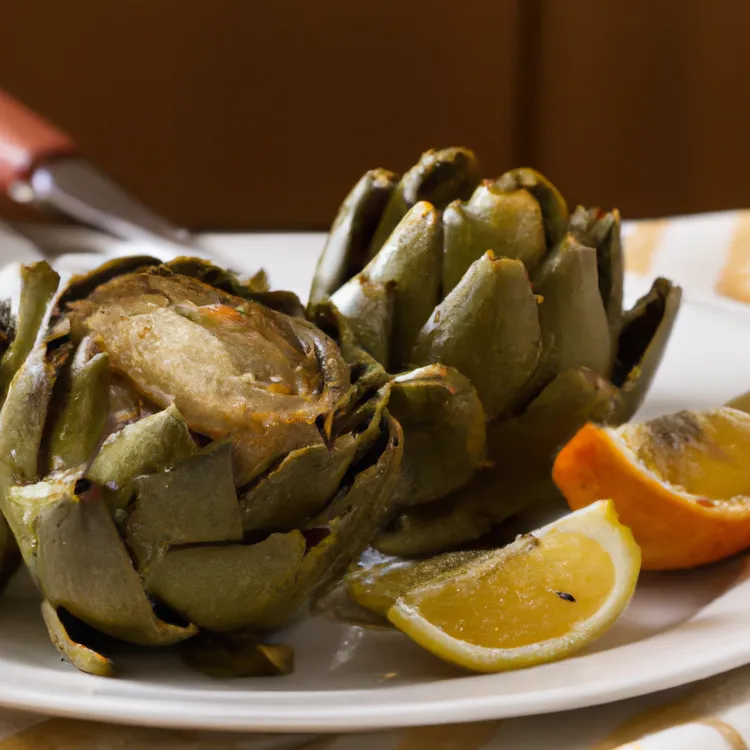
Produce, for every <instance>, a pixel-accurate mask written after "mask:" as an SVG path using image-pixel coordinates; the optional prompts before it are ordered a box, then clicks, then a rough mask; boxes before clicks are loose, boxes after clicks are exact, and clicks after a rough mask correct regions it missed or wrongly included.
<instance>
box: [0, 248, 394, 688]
mask: <svg viewBox="0 0 750 750" xmlns="http://www.w3.org/2000/svg"><path fill="white" fill-rule="evenodd" d="M57 287H58V277H57V274H55V273H54V272H53V271H52V270H51V269H50V267H49V266H48V265H47V264H46V263H39V264H36V265H32V266H28V267H25V268H24V269H23V288H22V295H21V302H20V311H19V317H18V323H17V327H16V329H15V330H13V329H12V327H11V326H10V325H7V324H6V325H5V326H4V337H5V345H6V346H7V349H6V351H5V353H4V356H3V359H2V363H1V364H0V388H1V389H2V394H3V399H4V400H3V404H2V410H1V411H0V509H1V510H2V514H3V516H4V518H5V519H6V521H7V524H8V526H9V527H10V530H11V531H12V534H13V537H15V541H16V542H17V544H18V548H20V552H21V554H22V556H23V559H24V561H25V564H26V566H27V567H28V569H29V571H30V572H31V575H32V577H33V579H34V580H35V582H36V583H37V585H38V587H39V589H40V591H41V593H42V596H43V599H44V604H43V614H44V617H45V620H46V622H47V625H48V628H49V630H50V634H51V637H52V639H53V641H54V642H55V643H56V645H57V646H58V647H59V648H60V650H61V651H62V652H63V653H64V654H65V655H66V656H67V657H68V658H69V659H70V660H71V661H73V663H75V664H76V665H77V666H78V667H79V668H81V669H83V670H85V671H89V672H94V673H97V674H108V673H109V672H110V671H111V663H110V662H109V660H108V659H106V658H104V657H102V656H100V655H99V654H98V653H96V652H95V651H94V650H92V649H91V648H88V647H87V646H86V645H84V644H83V643H81V642H78V641H77V640H76V638H75V637H74V634H77V633H80V632H81V631H82V630H83V631H86V629H88V631H89V632H90V631H91V629H93V630H94V631H98V633H100V634H105V635H106V636H109V637H112V638H115V639H120V640H123V641H127V642H130V643H134V644H140V645H148V646H156V645H166V644H173V643H176V642H179V641H183V640H185V639H189V638H191V637H192V636H194V635H196V634H197V633H198V631H199V630H201V631H204V632H208V633H218V634H225V633H233V634H243V635H246V634H248V633H250V634H257V633H262V632H265V631H268V630H270V629H275V628H277V627H279V626H281V625H284V624H285V623H287V622H289V621H290V619H291V618H293V617H294V616H295V615H296V614H297V613H298V612H299V611H300V610H303V609H304V607H305V605H306V604H307V602H308V600H309V598H310V597H311V596H312V595H313V594H314V593H315V592H316V591H317V590H318V589H320V588H321V587H322V586H324V585H325V584H326V583H327V582H328V581H330V580H331V579H332V578H334V577H335V576H336V575H337V574H338V573H339V572H340V571H341V570H343V569H344V568H345V567H346V566H347V565H348V564H349V563H350V562H351V560H352V559H354V558H355V557H356V556H358V555H359V553H360V552H361V550H362V549H363V548H364V547H365V546H366V545H367V544H368V543H369V542H370V541H371V540H372V538H373V536H374V534H375V533H376V531H377V530H378V528H379V527H380V526H381V524H382V523H383V520H384V518H385V516H386V514H387V513H388V511H389V501H390V498H391V496H392V490H393V487H394V484H395V481H396V479H397V475H398V471H399V467H400V461H401V451H402V448H401V439H400V435H401V429H400V427H399V425H398V423H397V422H396V421H395V420H394V419H393V418H392V417H391V416H390V415H389V413H388V411H387V410H386V405H387V401H388V394H389V390H390V385H389V384H388V383H387V378H386V377H385V374H384V372H383V370H382V368H380V367H379V366H378V365H377V364H376V363H375V362H374V361H373V360H372V359H371V358H370V357H369V356H368V355H367V354H365V353H364V352H363V351H362V350H361V349H360V348H359V347H358V346H357V345H356V343H355V342H353V341H348V340H347V333H346V331H343V332H342V331H339V330H338V328H337V321H336V319H335V318H333V317H332V318H330V319H329V320H328V321H327V325H328V326H329V327H330V330H331V332H332V333H335V334H336V335H337V336H338V338H339V339H340V340H341V347H340V346H339V345H337V344H336V343H334V341H333V339H332V338H330V337H329V336H328V335H326V334H325V333H323V332H322V331H321V330H320V329H318V328H317V327H315V326H314V325H313V324H311V323H309V322H308V321H307V320H305V318H304V314H303V312H304V311H303V310H302V308H301V306H300V305H299V302H298V301H297V300H296V298H295V297H294V296H293V295H290V294H287V293H281V292H267V291H264V290H263V289H259V288H258V284H257V283H256V282H249V283H243V282H241V281H240V280H239V278H237V277H236V276H235V275H233V274H231V273H228V272H225V271H223V270H221V269H219V268H217V267H214V266H212V265H210V264H207V263H204V262H202V261H197V260H191V259H181V260H177V261H174V262H172V263H167V264H161V263H160V262H159V261H158V260H155V259H153V258H146V257H141V258H136V259H132V258H130V259H126V260H122V261H116V262H114V263H111V264H109V265H106V266H103V267H101V268H100V269H98V270H96V271H95V272H93V273H92V274H90V275H88V276H85V277H82V278H76V279H74V280H73V281H72V282H71V284H69V285H68V286H67V288H66V289H65V290H64V291H63V292H62V293H61V294H59V295H56V289H57ZM6 319H7V316H6ZM6 322H7V321H6ZM7 532H8V528H7V527H6V526H5V525H4V524H2V525H0V550H5V551H6V553H7V555H8V557H9V558H10V557H12V555H13V549H12V546H13V545H11V544H9V543H8V539H7V537H8V533H7ZM5 567H6V570H7V569H8V566H7V565H6V566H5Z"/></svg>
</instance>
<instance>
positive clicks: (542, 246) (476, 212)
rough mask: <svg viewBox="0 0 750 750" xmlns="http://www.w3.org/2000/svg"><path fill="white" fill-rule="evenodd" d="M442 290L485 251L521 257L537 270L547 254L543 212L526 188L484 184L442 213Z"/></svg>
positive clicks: (460, 276)
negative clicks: (463, 200) (509, 188)
mask: <svg viewBox="0 0 750 750" xmlns="http://www.w3.org/2000/svg"><path fill="white" fill-rule="evenodd" d="M443 225H444V241H443V245H444V255H443V294H447V293H448V292H449V291H450V290H451V289H453V288H454V287H455V286H456V284H458V283H459V282H460V281H461V278H462V277H463V275H464V274H465V273H466V271H467V269H468V268H469V266H470V265H471V264H472V263H474V262H475V261H476V260H478V259H479V258H480V257H481V256H482V255H483V254H484V253H485V252H487V250H492V251H493V252H494V253H495V255H496V256H498V257H501V258H517V259H518V260H521V261H523V263H524V265H525V266H526V267H527V268H528V269H534V268H536V266H537V265H538V264H539V262H540V261H541V260H542V258H543V257H544V255H545V253H546V252H547V244H546V240H545V236H544V224H543V220H542V211H541V208H540V207H539V203H537V201H536V199H535V198H534V197H533V196H532V195H531V193H529V192H527V191H526V190H514V191H511V192H507V191H504V190H501V189H500V188H498V187H497V185H495V184H494V183H492V182H491V181H489V180H487V181H485V182H483V183H482V184H481V185H480V186H479V187H478V188H477V189H476V190H475V191H474V195H472V197H471V200H470V201H469V202H468V203H461V202H460V201H456V202H454V203H451V204H450V205H449V206H448V208H446V209H445V212H444V213H443Z"/></svg>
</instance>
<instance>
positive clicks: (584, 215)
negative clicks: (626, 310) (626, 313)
mask: <svg viewBox="0 0 750 750" xmlns="http://www.w3.org/2000/svg"><path fill="white" fill-rule="evenodd" d="M570 233H571V234H572V235H573V236H574V237H575V238H576V239H577V240H578V241H579V242H581V243H582V244H583V245H587V246H588V247H593V248H596V264H597V272H598V276H599V292H600V294H601V296H602V302H604V309H605V310H606V311H607V319H608V320H609V330H610V337H611V340H612V345H613V346H617V337H618V336H619V334H620V325H621V321H622V297H623V279H624V261H623V253H622V237H621V227H620V212H619V211H618V210H617V209H614V210H612V211H609V212H604V211H602V210H601V209H598V208H592V209H585V208H583V206H578V207H577V208H576V210H575V211H574V212H573V215H572V216H571V217H570ZM613 356H614V354H613Z"/></svg>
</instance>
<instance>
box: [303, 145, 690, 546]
mask: <svg viewBox="0 0 750 750" xmlns="http://www.w3.org/2000/svg"><path fill="white" fill-rule="evenodd" d="M469 155H470V156H469ZM376 174H378V173H377V172H368V173H367V174H366V175H365V177H363V178H362V180H361V181H360V182H359V183H358V185H357V187H355V188H354V190H353V191H352V193H351V194H350V196H349V197H348V198H347V200H346V201H345V202H344V204H343V205H342V207H341V209H340V211H339V214H338V216H337V218H336V220H335V222H334V225H333V227H332V230H331V236H330V239H329V243H328V245H327V246H326V248H325V250H324V252H323V256H322V257H321V260H320V263H319V266H318V271H317V273H316V276H315V279H314V281H313V287H312V288H313V293H312V294H311V300H310V305H309V307H308V314H309V315H310V316H311V318H312V319H319V318H320V317H321V315H324V316H330V315H331V314H333V315H334V317H335V316H338V317H339V318H341V319H343V321H344V323H345V325H343V326H342V325H339V330H341V331H345V332H346V335H347V336H349V337H351V336H353V337H354V338H355V339H356V341H357V343H358V344H359V346H360V347H361V348H362V349H363V350H364V351H365V352H366V353H367V354H368V355H369V356H370V358H371V359H374V360H376V362H377V363H378V364H379V365H380V366H381V367H382V368H383V370H385V371H386V372H387V377H388V378H389V379H390V381H391V391H390V405H391V411H392V413H393V415H394V416H395V417H396V419H398V420H399V421H400V422H401V425H402V427H403V431H404V458H403V464H402V471H401V475H400V476H399V478H398V481H397V483H396V490H395V496H394V503H393V509H392V515H391V518H390V520H389V523H388V525H387V526H386V527H385V528H384V530H383V531H382V532H381V533H380V534H379V535H378V538H377V540H376V542H375V546H376V547H377V548H378V549H380V550H381V551H383V552H386V553H388V554H395V555H405V556H420V555H428V554H434V553H438V552H443V551H446V550H451V549H452V548H455V547H457V546H461V545H465V544H467V543H469V542H471V541H472V540H475V539H478V538H479V537H482V536H484V535H486V534H487V533H488V532H490V531H491V530H492V529H493V528H494V527H495V526H497V525H499V524H504V523H505V522H506V520H507V519H509V518H510V517H511V516H514V515H517V514H518V513H519V512H523V511H524V510H526V509H529V508H531V507H535V506H536V504H539V503H541V504H542V505H544V506H545V507H546V506H547V505H549V506H550V507H552V506H554V504H555V503H557V502H560V503H561V505H560V507H563V505H562V498H561V497H560V496H559V493H558V492H557V490H556V489H555V487H554V485H553V483H552V482H551V481H550V470H551V466H552V461H553V459H554V456H555V454H556V453H557V451H558V450H559V449H560V448H561V447H562V445H563V444H564V442H565V441H566V440H567V439H569V438H570V437H571V436H572V435H573V433H574V432H575V431H576V429H577V428H578V427H580V426H582V425H583V424H584V423H585V422H586V421H589V420H591V421H600V422H607V423H609V424H617V423H620V422H622V421H624V420H626V419H628V418H629V417H630V416H631V415H632V414H633V413H634V411H635V410H636V409H637V408H638V406H639V405H640V403H641V402H642V400H643V398H644V396H645V394H646V391H647V390H648V386H649V385H650V382H651V380H652V379H653V376H654V373H655V372H656V369H657V367H658V365H659V362H660V360H661V357H662V355H663V353H664V350H665V347H666V345H667V342H668V340H669V335H670V332H671V329H672V326H673V324H674V320H675V317H676V314H677V310H678V308H679V301H680V291H679V289H678V288H677V287H674V286H673V285H672V284H671V283H670V282H668V281H666V280H664V279H660V280H657V282H656V283H655V284H654V287H653V289H652V290H651V292H650V293H649V294H648V295H646V296H645V297H644V298H643V299H642V300H640V301H639V302H638V303H637V304H636V305H635V307H634V308H633V310H631V311H629V312H625V311H623V309H622V302H623V274H624V270H623V251H622V240H621V225H620V214H619V212H618V211H617V210H616V209H613V210H611V211H606V210H602V209H600V208H591V209H589V208H584V207H581V206H579V207H578V208H576V209H575V211H574V212H573V213H572V215H571V214H570V213H569V211H568V204H567V202H566V201H565V199H564V197H563V196H562V195H561V193H560V191H559V190H558V189H557V188H556V187H555V186H554V185H553V184H552V183H551V182H550V181H549V180H548V179H547V178H546V177H544V176H543V175H542V174H540V173H539V172H537V171H535V170H534V169H531V168H528V167H522V168H520V169H513V170H510V171H508V172H506V173H505V174H503V175H501V176H500V177H497V178H494V179H484V180H480V179H479V178H478V174H479V170H478V166H477V162H476V159H475V157H474V156H473V154H471V152H469V151H467V150H466V149H461V148H453V149H446V150H444V151H434V150H433V151H428V152H426V153H425V154H423V156H422V158H421V159H420V161H419V162H418V163H417V164H416V165H415V166H414V167H412V168H411V169H410V170H408V171H407V172H406V173H405V174H404V175H403V176H402V177H401V179H400V180H399V181H398V183H397V184H395V179H396V178H394V177H393V175H392V174H391V173H388V179H387V185H388V188H387V189H388V190H389V191H390V192H389V197H388V199H387V200H384V199H382V198H381V199H380V200H375V199H374V198H373V196H372V191H373V189H374V179H375V175H376ZM394 184H395V187H394ZM381 195H382V194H381ZM378 210H380V216H379V217H378V216H377V211H378ZM365 215H366V222H364V221H363V219H362V218H357V220H356V221H355V217H364V216H365ZM365 225H366V227H367V230H366V231H364V229H363V227H365ZM373 226H376V227H377V228H376V229H374V230H373V229H372V227H373ZM350 227H351V228H350ZM367 233H371V235H370V236H369V239H368V236H367ZM368 242H369V252H364V251H363V247H364V246H365V245H367V244H368ZM438 244H439V245H440V247H439V252H437V251H436V246H437V245H438ZM331 269H333V271H332V270H331ZM322 289H324V290H325V294H324V295H323V294H321V290H322ZM331 309H333V313H331ZM321 310H323V312H321ZM334 336H335V337H336V338H337V340H338V341H340V343H341V345H342V346H344V340H343V338H341V337H339V336H336V334H335V333H334ZM346 345H347V346H352V344H351V340H350V338H349V340H347V344H346ZM428 370H429V375H428ZM482 422H483V424H482Z"/></svg>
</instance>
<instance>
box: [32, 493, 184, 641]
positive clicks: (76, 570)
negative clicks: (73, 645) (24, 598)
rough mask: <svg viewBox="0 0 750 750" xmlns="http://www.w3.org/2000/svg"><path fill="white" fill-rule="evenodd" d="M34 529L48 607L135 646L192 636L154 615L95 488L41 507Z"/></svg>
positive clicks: (37, 556)
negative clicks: (64, 610)
mask: <svg viewBox="0 0 750 750" xmlns="http://www.w3.org/2000/svg"><path fill="white" fill-rule="evenodd" d="M42 484H44V483H42ZM33 530H34V533H35V534H36V538H37V543H36V558H37V559H36V565H37V571H38V576H39V583H40V588H41V590H42V593H43V594H44V597H45V599H46V600H47V601H48V602H49V604H50V605H51V606H52V607H53V608H55V609H57V608H60V607H63V608H65V609H66V610H67V611H68V612H70V614H72V615H73V616H74V617H77V618H78V619H79V620H81V621H82V622H85V623H86V624H87V625H90V626H91V627H93V628H96V629H97V630H99V631H101V632H102V633H105V634H107V635H111V636H112V637H114V638H119V639H121V640H123V641H128V642H129V643H134V644H136V645H143V646H158V645H169V644H172V643H177V642H179V641H182V640H185V639H186V638H190V637H192V636H193V635H195V633H196V632H197V629H196V628H195V626H194V625H188V626H186V627H180V626H178V625H171V624H169V623H166V622H163V621H161V620H159V619H158V618H157V617H156V615H155V614H154V612H153V610H152V608H151V604H150V602H149V600H148V598H147V597H146V594H145V592H144V590H143V585H142V582H141V579H140V576H139V575H138V573H137V572H136V570H135V568H134V567H133V564H132V562H131V560H130V556H129V555H128V552H127V550H126V549H125V545H124V543H123V541H122V539H121V537H120V534H119V533H118V531H117V527H116V526H115V523H114V521H113V520H112V516H111V515H110V513H109V510H108V508H107V506H106V505H105V503H104V501H103V500H102V499H101V495H100V493H99V492H98V491H97V489H96V488H95V487H92V489H91V490H89V491H88V492H86V493H84V494H83V495H81V496H78V495H75V494H73V493H64V494H63V496H62V497H59V498H58V499H55V500H54V501H52V502H48V503H47V504H45V506H44V507H43V508H41V510H39V512H38V514H37V515H36V518H35V520H34V522H33Z"/></svg>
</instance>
